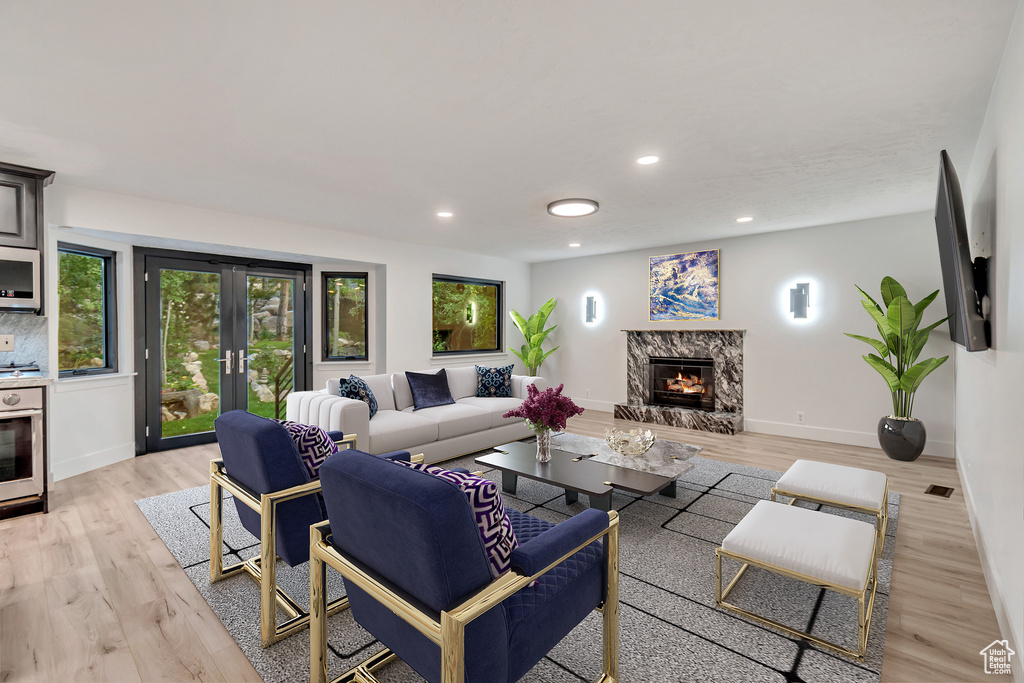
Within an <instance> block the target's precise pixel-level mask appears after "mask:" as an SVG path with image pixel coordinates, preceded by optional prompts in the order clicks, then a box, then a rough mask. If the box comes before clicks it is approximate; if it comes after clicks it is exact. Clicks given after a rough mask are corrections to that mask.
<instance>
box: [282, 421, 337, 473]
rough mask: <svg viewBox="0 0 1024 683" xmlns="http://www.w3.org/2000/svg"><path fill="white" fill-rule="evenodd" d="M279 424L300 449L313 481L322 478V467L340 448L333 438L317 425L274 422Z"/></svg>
mask: <svg viewBox="0 0 1024 683" xmlns="http://www.w3.org/2000/svg"><path fill="white" fill-rule="evenodd" d="M274 422H279V423H280V424H281V425H282V426H283V427H284V428H285V429H287V430H288V433H289V434H291V436H292V439H293V440H294V441H295V447H296V448H298V449H299V455H300V456H301V457H302V465H303V466H304V467H305V468H306V471H307V472H309V476H310V477H311V478H313V479H319V478H320V465H323V464H324V460H326V459H327V456H329V455H334V454H335V453H337V452H338V446H337V444H335V443H334V442H333V441H332V440H331V437H329V436H327V432H325V431H324V430H323V429H322V428H321V427H317V426H316V425H304V424H302V423H300V422H292V421H291V420H274Z"/></svg>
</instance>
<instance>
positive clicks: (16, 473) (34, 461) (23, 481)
mask: <svg viewBox="0 0 1024 683" xmlns="http://www.w3.org/2000/svg"><path fill="white" fill-rule="evenodd" d="M45 477H46V473H45V472H44V471H43V389H42V387H24V388H17V389H0V502H5V501H9V500H13V499H15V498H23V497H26V496H38V495H40V494H42V493H43V483H44V480H45Z"/></svg>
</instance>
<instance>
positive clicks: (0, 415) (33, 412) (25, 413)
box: [0, 408, 43, 420]
mask: <svg viewBox="0 0 1024 683" xmlns="http://www.w3.org/2000/svg"><path fill="white" fill-rule="evenodd" d="M36 416H39V417H42V416H43V411H42V410H41V409H39V408H32V409H30V410H11V411H0V420H8V419H12V420H13V419H14V418H17V417H36Z"/></svg>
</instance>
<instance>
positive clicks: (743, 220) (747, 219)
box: [736, 216, 754, 223]
mask: <svg viewBox="0 0 1024 683" xmlns="http://www.w3.org/2000/svg"><path fill="white" fill-rule="evenodd" d="M752 220H754V217H753V216H744V217H743V218H737V219H736V222H737V223H749V222H750V221H752Z"/></svg>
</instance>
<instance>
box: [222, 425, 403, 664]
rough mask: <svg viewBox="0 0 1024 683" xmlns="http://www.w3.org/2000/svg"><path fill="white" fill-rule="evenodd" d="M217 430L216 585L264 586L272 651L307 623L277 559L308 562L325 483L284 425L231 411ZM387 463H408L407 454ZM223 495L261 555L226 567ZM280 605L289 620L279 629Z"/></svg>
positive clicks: (264, 628) (266, 634)
mask: <svg viewBox="0 0 1024 683" xmlns="http://www.w3.org/2000/svg"><path fill="white" fill-rule="evenodd" d="M214 428H215V430H216V433H217V441H218V442H219V445H220V452H221V457H222V459H221V460H214V461H212V462H211V463H210V583H216V582H217V581H220V580H221V579H223V578H226V577H228V576H233V575H235V574H238V573H240V572H245V573H247V574H248V575H249V576H251V577H252V578H253V579H255V581H256V582H257V583H258V584H259V586H260V643H261V645H262V646H263V647H267V646H269V645H271V644H273V643H275V642H277V641H279V640H281V639H282V638H286V637H288V636H289V635H291V634H293V633H296V632H297V631H300V630H302V629H303V628H305V627H306V626H308V625H309V613H308V612H307V611H306V610H304V609H303V608H302V607H301V606H300V605H298V604H297V603H296V602H295V600H294V599H293V598H292V597H291V596H289V595H288V594H287V593H286V592H285V591H284V590H282V589H281V588H280V587H278V585H277V561H276V558H277V557H278V556H280V558H281V559H282V560H283V561H284V562H285V563H286V564H288V566H291V567H294V566H296V565H300V564H302V563H304V562H307V561H308V560H309V527H310V526H311V525H313V524H316V523H318V522H321V521H323V520H324V519H326V512H325V509H324V505H323V499H322V497H321V496H320V481H319V480H313V479H311V477H310V476H309V472H308V471H307V470H306V468H305V466H303V464H302V459H301V456H300V455H299V451H298V448H297V447H296V446H295V442H294V441H293V440H292V437H291V435H290V434H289V433H288V430H286V429H285V428H284V427H283V426H281V424H280V423H278V422H276V421H274V420H268V419H267V418H265V417H260V416H258V415H253V414H252V413H247V412H245V411H244V410H232V411H230V412H227V413H224V414H223V415H221V416H220V417H218V418H217V420H216V421H215V422H214ZM330 436H331V438H332V439H333V440H334V441H335V442H336V443H341V444H348V445H351V446H353V447H354V446H355V443H356V436H355V435H354V434H349V435H344V434H342V433H341V432H330ZM349 452H355V451H349ZM381 457H390V458H401V459H405V460H408V459H409V454H408V453H407V452H404V451H401V452H398V453H390V454H388V455H387V456H381ZM421 458H422V456H420V459H421ZM222 489H226V490H227V491H228V492H229V493H231V495H232V496H233V497H234V500H235V507H236V509H237V510H238V517H239V519H240V520H241V522H242V526H244V527H245V528H246V529H247V530H248V531H249V533H251V534H252V535H253V536H255V537H256V538H257V539H259V541H260V556H259V557H254V558H252V559H250V560H246V561H244V562H239V563H237V564H234V565H230V566H227V567H225V566H224V557H223V554H222V548H223V543H222V540H223V535H224V532H223V523H222V511H223V510H222V506H223V497H222ZM275 603H276V605H277V606H280V607H281V609H282V610H283V611H284V613H285V614H286V615H287V619H286V620H285V621H284V622H283V623H282V624H280V625H278V623H277V610H276V608H275ZM347 605H348V600H347V599H346V598H340V599H338V600H335V601H333V602H332V603H331V604H330V605H329V608H328V609H329V611H330V613H332V614H333V613H335V612H337V611H338V610H341V609H344V608H345V607H347Z"/></svg>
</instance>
